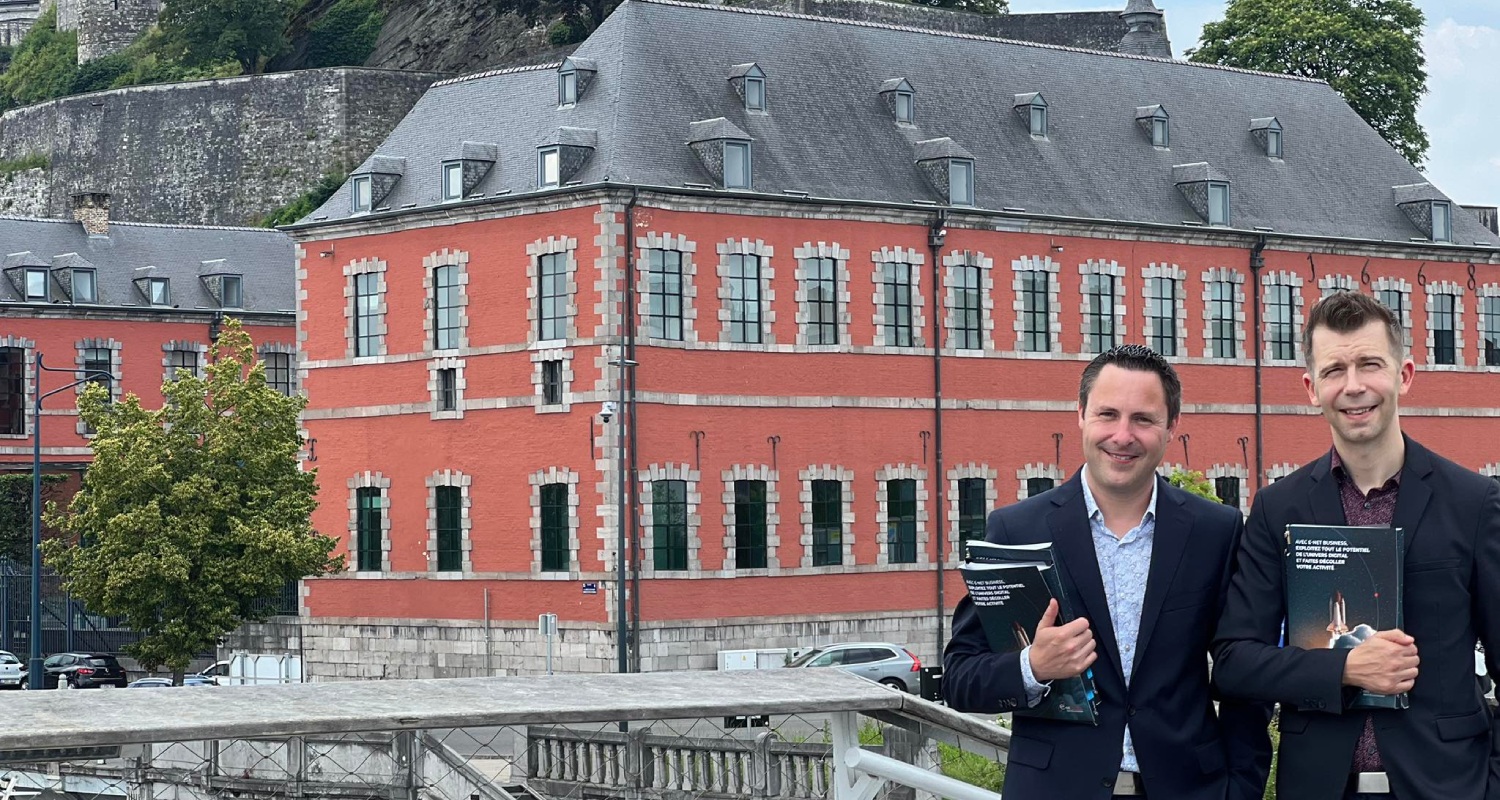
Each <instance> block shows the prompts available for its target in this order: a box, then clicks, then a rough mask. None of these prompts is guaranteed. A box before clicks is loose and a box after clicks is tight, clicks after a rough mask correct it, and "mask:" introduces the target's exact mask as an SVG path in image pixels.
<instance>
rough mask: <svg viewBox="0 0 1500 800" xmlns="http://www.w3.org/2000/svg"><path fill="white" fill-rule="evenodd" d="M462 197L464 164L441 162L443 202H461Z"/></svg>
mask: <svg viewBox="0 0 1500 800" xmlns="http://www.w3.org/2000/svg"><path fill="white" fill-rule="evenodd" d="M463 197H464V163H463V162H462V161H445V162H443V202H445V203H446V202H451V201H453V200H462V199H463Z"/></svg>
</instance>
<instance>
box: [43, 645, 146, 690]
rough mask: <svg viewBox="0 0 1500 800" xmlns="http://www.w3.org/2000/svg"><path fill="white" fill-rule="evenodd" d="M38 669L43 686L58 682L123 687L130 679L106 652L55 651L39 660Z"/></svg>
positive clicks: (77, 686)
mask: <svg viewBox="0 0 1500 800" xmlns="http://www.w3.org/2000/svg"><path fill="white" fill-rule="evenodd" d="M42 669H43V671H44V673H43V675H42V688H44V689H56V688H57V687H58V685H59V684H61V685H62V686H65V687H66V688H69V689H93V688H99V687H105V686H110V687H119V688H121V689H123V688H125V685H126V684H128V683H129V682H130V681H129V680H127V679H126V677H125V668H124V667H121V666H120V662H119V661H118V660H117V659H116V658H115V657H114V656H112V655H109V654H108V653H57V654H55V655H51V656H48V657H47V660H46V661H43V662H42Z"/></svg>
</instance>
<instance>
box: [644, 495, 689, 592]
mask: <svg viewBox="0 0 1500 800" xmlns="http://www.w3.org/2000/svg"><path fill="white" fill-rule="evenodd" d="M687 529H688V521H687V481H682V480H661V481H652V482H651V557H652V565H653V567H654V568H655V569H657V570H658V571H661V570H683V569H687V568H688V565H687V560H688V542H687V538H688V534H687Z"/></svg>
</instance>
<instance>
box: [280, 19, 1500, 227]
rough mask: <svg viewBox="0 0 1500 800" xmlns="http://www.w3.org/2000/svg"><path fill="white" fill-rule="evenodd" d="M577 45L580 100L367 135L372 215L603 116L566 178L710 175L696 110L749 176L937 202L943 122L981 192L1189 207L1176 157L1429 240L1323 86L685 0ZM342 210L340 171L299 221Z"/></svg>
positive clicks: (1299, 206) (552, 87)
mask: <svg viewBox="0 0 1500 800" xmlns="http://www.w3.org/2000/svg"><path fill="white" fill-rule="evenodd" d="M627 45H628V46H627ZM578 55H579V56H580V57H583V58H588V59H592V60H594V61H595V62H596V63H597V64H598V66H599V72H598V74H597V75H596V76H595V77H594V80H593V81H592V82H591V83H590V85H589V87H588V89H587V92H586V93H585V94H584V95H583V96H582V97H581V98H580V99H579V102H578V103H577V105H576V106H574V107H569V108H559V107H558V105H557V76H556V70H555V67H556V65H552V67H551V68H548V67H532V68H521V69H514V70H502V71H498V72H491V73H481V74H479V75H475V76H468V77H465V78H459V79H454V80H450V81H444V82H440V83H437V84H434V85H433V87H432V88H431V89H429V90H428V92H427V94H426V95H424V96H423V98H422V99H421V100H420V101H419V102H418V103H417V105H416V106H415V107H414V108H413V109H412V111H411V113H410V114H408V115H407V117H406V118H405V119H404V120H402V122H401V123H400V124H399V125H398V126H397V127H396V129H395V130H394V131H393V132H392V133H391V135H390V137H389V138H388V139H387V140H386V142H385V143H383V144H382V145H381V146H380V147H379V148H378V149H377V156H376V157H396V158H405V159H406V160H407V169H406V172H405V177H404V178H403V179H402V180H401V181H400V182H399V183H398V184H397V185H396V187H395V189H394V191H393V192H392V193H391V195H390V196H389V197H388V198H387V199H386V200H385V201H384V202H383V204H382V207H381V209H377V212H379V211H381V210H383V209H389V210H392V211H397V212H399V211H401V210H403V209H408V208H415V207H429V206H435V205H438V204H439V203H440V200H439V198H440V190H441V187H440V165H441V162H442V161H444V160H451V159H455V158H458V157H459V154H460V150H461V147H462V143H463V142H464V141H465V140H471V141H487V142H497V143H499V144H500V153H499V163H498V164H497V167H496V168H495V169H493V170H491V171H490V173H489V174H488V175H487V176H486V178H485V179H484V181H482V182H481V183H480V184H479V185H478V186H476V187H475V188H474V194H483V195H484V196H486V197H494V196H495V195H496V194H497V193H504V194H511V195H514V194H520V193H524V192H533V191H537V189H536V184H537V154H536V148H537V146H538V145H540V144H543V143H544V142H546V141H548V137H549V136H551V135H555V132H556V131H558V130H559V129H560V128H562V127H572V128H583V129H590V130H594V131H596V132H597V134H596V141H595V147H596V150H595V151H594V152H593V154H592V155H591V157H590V158H589V159H588V160H587V161H585V162H584V163H583V164H582V167H581V168H580V169H579V170H578V171H577V172H576V173H575V174H574V175H573V176H572V181H575V182H579V183H582V184H598V183H604V182H609V183H612V184H616V185H619V184H631V185H646V186H672V187H680V186H683V185H684V184H702V183H703V182H705V181H706V180H708V179H709V176H708V175H707V173H706V172H705V171H704V169H703V167H702V165H701V164H700V162H699V161H698V160H697V158H696V157H695V156H694V154H693V152H692V150H691V149H690V148H689V147H688V146H687V144H686V143H687V140H688V139H689V137H690V125H691V123H693V122H696V121H701V120H708V119H714V118H718V117H724V118H725V119H726V120H727V122H728V123H730V124H733V125H734V126H735V127H736V128H738V129H740V130H742V131H744V132H745V133H746V134H747V135H748V136H749V137H750V138H751V139H752V140H753V141H754V145H753V147H754V167H755V173H754V189H755V191H756V192H757V193H765V194H777V195H779V194H781V193H782V192H784V191H793V192H807V193H808V194H809V195H811V196H812V197H813V198H827V199H837V200H859V201H875V202H891V203H912V202H932V201H935V200H940V199H942V198H939V197H937V196H935V195H934V193H933V188H932V184H931V183H929V182H928V181H927V179H926V178H924V176H923V174H922V172H921V171H920V170H919V169H918V168H917V166H916V164H915V160H916V159H915V154H914V146H915V144H916V143H917V142H920V141H926V140H932V139H938V138H943V137H948V138H951V139H952V140H953V143H954V144H955V145H956V146H957V147H959V148H962V149H963V150H965V151H967V152H969V153H972V154H973V156H974V160H975V178H974V184H975V203H976V206H977V207H979V208H982V209H990V210H995V211H1000V210H1002V209H1016V208H1019V209H1025V211H1026V212H1028V213H1034V214H1047V215H1059V216H1065V217H1072V218H1084V219H1096V220H1118V221H1129V222H1144V223H1162V224H1170V225H1180V224H1182V223H1184V222H1190V223H1197V222H1199V221H1200V218H1199V217H1198V216H1197V214H1196V213H1195V212H1194V210H1193V208H1192V207H1191V205H1189V203H1188V201H1187V200H1186V199H1185V198H1184V197H1183V195H1182V194H1181V193H1180V192H1179V191H1177V190H1176V188H1175V183H1174V178H1173V167H1175V166H1178V165H1183V164H1200V163H1203V164H1208V165H1209V166H1210V167H1211V169H1212V170H1213V172H1214V174H1216V175H1217V174H1222V175H1224V176H1225V177H1227V179H1228V180H1229V181H1230V182H1231V184H1232V190H1231V191H1232V217H1231V222H1232V226H1233V227H1235V228H1239V229H1246V230H1248V229H1252V228H1269V229H1272V230H1274V231H1276V232H1279V233H1292V234H1307V235H1316V236H1332V237H1348V238H1356V239H1376V240H1382V239H1383V240H1395V241H1401V242H1405V241H1407V240H1409V239H1411V238H1412V237H1416V236H1420V232H1419V231H1418V230H1417V229H1416V228H1414V227H1413V226H1412V224H1411V222H1410V221H1408V219H1407V217H1406V216H1405V214H1403V213H1402V211H1401V210H1400V209H1398V208H1397V206H1396V204H1395V203H1394V202H1393V196H1392V187H1394V186H1399V185H1407V184H1414V183H1421V182H1423V181H1425V177H1424V176H1423V175H1422V173H1420V172H1419V171H1418V170H1417V169H1416V168H1414V167H1412V166H1411V165H1410V164H1409V163H1407V162H1406V160H1405V159H1403V158H1402V157H1401V156H1400V155H1399V154H1398V153H1397V152H1396V151H1395V150H1394V149H1392V148H1391V147H1390V146H1389V145H1388V144H1386V142H1385V141H1384V140H1383V139H1381V138H1380V136H1379V135H1378V134H1377V133H1375V131H1374V130H1372V129H1371V128H1370V127H1369V126H1368V125H1367V124H1365V122H1364V121H1363V120H1362V119H1360V118H1359V116H1358V115H1356V114H1355V113H1354V111H1353V110H1352V109H1350V108H1349V106H1348V105H1347V104H1346V103H1345V102H1344V101H1343V99H1342V98H1341V97H1340V96H1339V95H1338V94H1337V93H1336V92H1334V91H1333V89H1331V88H1330V87H1329V86H1328V85H1327V84H1325V83H1322V82H1320V81H1312V80H1307V79H1302V78H1293V77H1287V76H1281V75H1270V74H1264V73H1256V72H1250V71H1246V70H1238V69H1232V68H1225V67H1216V66H1211V65H1201V64H1192V63H1188V62H1181V61H1172V60H1167V59H1157V58H1146V57H1141V56H1131V55H1123V54H1118V53H1104V52H1097V51H1087V50H1077V49H1071V48H1062V47H1054V46H1048V45H1041V44H1034V43H1022V42H1014V41H1006V40H998V39H987V38H983V37H976V36H969V35H964V34H953V33H941V32H933V31H924V30H916V29H910V28H900V27H894V26H887V25H877V24H871V23H860V22H853V21H845V20H835V19H828V18H815V17H805V16H797V15H791V14H785V13H777V12H765V11H754V10H747V9H738V8H733V7H727V6H713V5H706V4H698V3H681V2H676V1H675V0H627V1H626V2H625V3H623V4H621V5H620V7H619V8H618V9H617V10H616V11H615V12H614V14H613V15H611V16H610V18H609V19H608V20H606V21H605V23H604V24H603V25H602V26H600V27H599V29H598V30H596V31H595V32H594V34H593V35H592V36H591V37H590V38H589V39H588V40H587V41H586V42H584V43H583V45H582V46H581V47H580V48H579V49H578ZM747 62H755V63H756V64H758V65H759V66H760V67H761V69H763V70H765V72H766V76H767V77H766V87H767V108H768V112H766V113H750V112H747V111H746V110H745V108H744V103H743V101H742V100H741V99H740V97H739V95H737V94H736V92H735V91H734V89H733V87H732V85H731V84H730V82H729V80H728V78H729V76H730V75H731V71H732V69H733V67H734V65H736V64H744V63H747ZM892 78H906V79H907V80H908V81H910V83H911V84H912V86H913V87H914V89H915V108H916V124H915V125H897V124H896V123H895V121H894V120H893V118H892V115H891V112H890V109H889V107H888V106H887V105H886V103H885V102H884V101H883V100H882V99H881V98H880V96H879V90H880V88H881V87H882V85H883V84H884V83H885V82H886V81H889V80H890V79H892ZM1027 92H1041V93H1043V94H1044V95H1045V96H1046V98H1047V102H1048V105H1049V129H1048V138H1047V139H1045V140H1041V139H1034V138H1033V137H1032V136H1031V135H1030V133H1029V131H1028V130H1027V128H1026V126H1025V123H1024V122H1023V121H1022V120H1019V119H1017V116H1016V114H1015V113H1014V111H1013V110H1012V106H1013V104H1014V100H1015V96H1016V95H1017V94H1022V93H1027ZM1155 104H1161V105H1163V106H1165V107H1166V108H1168V109H1171V125H1172V131H1171V147H1170V149H1166V148H1163V149H1158V148H1154V147H1152V145H1151V142H1150V139H1149V136H1148V135H1147V134H1146V133H1145V132H1144V131H1142V129H1141V127H1140V126H1139V125H1138V124H1137V122H1136V109H1137V108H1140V107H1143V106H1150V105H1155ZM476 109H490V110H493V111H492V113H475V110H476ZM1269 116H1275V117H1276V118H1277V119H1278V120H1280V122H1281V125H1282V127H1283V129H1284V131H1285V134H1284V139H1285V158H1284V159H1269V158H1267V157H1266V155H1265V152H1264V150H1263V148H1262V146H1261V145H1260V143H1259V142H1258V141H1257V140H1256V138H1255V136H1253V135H1252V134H1251V132H1250V129H1251V124H1252V120H1256V119H1261V118H1264V117H1269ZM372 158H373V157H372ZM358 171H359V170H356V172H358ZM472 196H473V195H471V197H472ZM350 216H351V212H350V200H349V190H348V186H347V185H346V186H345V187H343V188H342V189H340V190H339V191H338V192H337V193H335V194H334V196H333V197H332V198H331V199H330V200H329V201H328V202H327V203H325V204H324V205H323V207H322V208H320V209H319V210H317V211H316V212H314V213H313V214H312V215H310V216H309V217H308V218H307V219H305V220H303V222H305V223H315V222H318V221H324V220H327V221H333V220H341V219H346V218H348V217H350ZM1453 240H1454V242H1456V243H1460V244H1465V245H1467V244H1470V243H1471V242H1482V243H1484V244H1486V245H1500V238H1497V237H1496V236H1495V234H1493V233H1491V232H1489V231H1488V230H1487V229H1485V228H1484V227H1482V226H1481V225H1480V224H1479V222H1478V221H1477V220H1476V219H1474V218H1473V216H1472V215H1470V214H1466V213H1455V214H1453Z"/></svg>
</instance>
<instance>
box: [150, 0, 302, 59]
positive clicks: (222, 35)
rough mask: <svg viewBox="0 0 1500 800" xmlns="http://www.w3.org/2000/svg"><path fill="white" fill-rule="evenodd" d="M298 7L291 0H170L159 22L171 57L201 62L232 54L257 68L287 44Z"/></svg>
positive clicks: (228, 57) (231, 55) (233, 56)
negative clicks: (292, 19)
mask: <svg viewBox="0 0 1500 800" xmlns="http://www.w3.org/2000/svg"><path fill="white" fill-rule="evenodd" d="M294 10H295V3H294V2H293V0H172V2H170V3H167V4H166V7H165V8H164V9H163V10H162V14H161V20H160V23H159V24H160V26H161V31H162V35H163V36H164V37H165V39H166V41H167V43H168V49H167V53H166V54H167V55H168V56H169V57H170V58H172V59H173V60H175V61H179V62H181V63H182V64H184V65H186V66H190V67H201V66H205V65H208V64H214V63H218V62H221V61H224V60H226V59H233V60H234V61H236V62H238V63H239V65H240V68H241V69H242V71H244V72H246V73H253V72H258V71H259V70H260V67H261V65H262V64H264V63H265V62H266V61H267V60H269V59H271V58H274V57H275V56H277V55H279V54H280V53H281V52H282V51H284V50H286V49H287V47H288V46H289V44H288V41H287V36H286V28H287V23H288V22H290V21H291V18H292V12H293V11H294Z"/></svg>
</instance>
